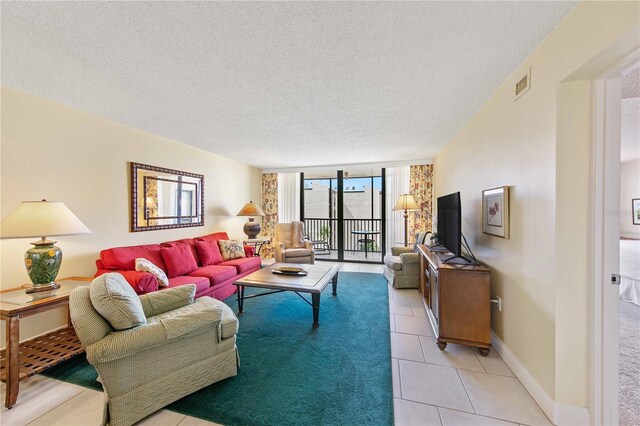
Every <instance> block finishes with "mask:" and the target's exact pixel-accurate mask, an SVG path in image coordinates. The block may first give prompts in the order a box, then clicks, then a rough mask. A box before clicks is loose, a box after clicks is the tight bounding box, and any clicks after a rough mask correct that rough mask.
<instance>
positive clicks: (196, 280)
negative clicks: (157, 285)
mask: <svg viewBox="0 0 640 426" xmlns="http://www.w3.org/2000/svg"><path fill="white" fill-rule="evenodd" d="M185 284H195V285H196V294H198V293H200V292H202V291H204V290H206V289H208V288H209V279H208V278H206V277H189V276H186V275H183V276H181V277H174V278H169V287H165V288H174V287H178V286H181V285H185Z"/></svg>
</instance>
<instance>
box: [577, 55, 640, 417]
mask: <svg viewBox="0 0 640 426" xmlns="http://www.w3.org/2000/svg"><path fill="white" fill-rule="evenodd" d="M639 60H640V48H638V49H636V50H634V51H633V52H632V53H630V54H628V55H626V56H625V57H623V58H622V59H621V60H620V61H618V62H617V63H616V64H615V65H614V66H612V67H610V68H609V69H608V70H607V71H605V72H603V73H602V74H601V76H600V77H599V78H597V79H594V80H592V84H591V101H592V104H591V105H592V109H591V136H592V137H591V139H592V162H591V249H592V250H591V266H592V267H591V271H590V272H591V276H590V287H591V292H590V293H591V300H592V303H591V306H590V311H591V312H590V314H591V315H589V318H590V322H589V328H590V333H589V335H590V336H591V339H590V340H591V342H590V343H591V345H590V346H591V359H590V390H591V392H590V411H591V424H594V425H599V424H605V425H609V424H618V389H619V384H618V356H619V342H618V327H619V324H618V304H619V300H618V298H619V289H618V287H617V286H614V285H612V284H611V275H612V274H614V273H618V272H619V239H620V220H619V216H618V215H616V214H612V213H613V212H616V211H617V210H618V208H619V205H620V203H619V200H620V127H621V126H620V124H621V111H620V110H621V102H620V101H621V91H620V90H621V81H620V76H621V75H622V74H624V73H625V72H626V71H627V70H629V69H630V68H632V67H634V66H636V64H637V63H638V61H639ZM611 206H613V207H611Z"/></svg>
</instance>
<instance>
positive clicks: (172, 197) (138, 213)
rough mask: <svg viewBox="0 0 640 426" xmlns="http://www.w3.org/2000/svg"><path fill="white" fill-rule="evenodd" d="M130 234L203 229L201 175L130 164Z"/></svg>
mask: <svg viewBox="0 0 640 426" xmlns="http://www.w3.org/2000/svg"><path fill="white" fill-rule="evenodd" d="M130 176H131V188H130V195H131V232H140V231H155V230H158V229H171V228H186V227H190V226H204V176H203V175H198V174H195V173H189V172H182V171H180V170H172V169H165V168H163V167H156V166H150V165H147V164H140V163H133V162H131V163H130Z"/></svg>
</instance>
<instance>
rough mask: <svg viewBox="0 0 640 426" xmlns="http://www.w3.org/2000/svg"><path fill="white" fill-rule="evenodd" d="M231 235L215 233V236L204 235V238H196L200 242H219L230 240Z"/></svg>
mask: <svg viewBox="0 0 640 426" xmlns="http://www.w3.org/2000/svg"><path fill="white" fill-rule="evenodd" d="M228 239H229V235H227V233H226V232H214V233H213V234H208V235H203V236H202V237H198V238H196V240H200V241H218V240H228Z"/></svg>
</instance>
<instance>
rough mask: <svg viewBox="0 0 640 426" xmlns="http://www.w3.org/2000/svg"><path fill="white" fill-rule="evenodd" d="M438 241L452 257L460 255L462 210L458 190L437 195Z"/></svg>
mask: <svg viewBox="0 0 640 426" xmlns="http://www.w3.org/2000/svg"><path fill="white" fill-rule="evenodd" d="M437 232H438V243H439V244H440V245H442V246H444V247H445V248H447V249H448V250H449V251H450V252H451V253H453V257H462V212H461V210H460V192H454V193H453V194H449V195H445V196H443V197H438V228H437Z"/></svg>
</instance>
